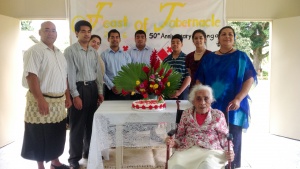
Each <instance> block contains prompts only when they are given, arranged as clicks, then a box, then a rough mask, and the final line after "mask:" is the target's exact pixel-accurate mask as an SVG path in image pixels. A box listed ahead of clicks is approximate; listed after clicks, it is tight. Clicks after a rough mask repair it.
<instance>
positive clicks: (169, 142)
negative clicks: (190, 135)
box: [165, 137, 177, 148]
mask: <svg viewBox="0 0 300 169" xmlns="http://www.w3.org/2000/svg"><path fill="white" fill-rule="evenodd" d="M165 142H166V144H167V145H168V146H170V148H172V147H176V146H177V145H176V142H175V140H174V139H173V138H172V137H167V138H166V140H165Z"/></svg>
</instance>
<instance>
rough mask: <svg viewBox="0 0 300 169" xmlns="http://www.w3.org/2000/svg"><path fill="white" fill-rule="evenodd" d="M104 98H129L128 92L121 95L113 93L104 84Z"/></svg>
mask: <svg viewBox="0 0 300 169" xmlns="http://www.w3.org/2000/svg"><path fill="white" fill-rule="evenodd" d="M104 99H105V100H130V94H128V95H126V96H123V95H121V94H115V93H114V92H113V91H112V90H110V89H109V88H108V87H107V86H106V85H105V88H104Z"/></svg>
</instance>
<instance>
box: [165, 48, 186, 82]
mask: <svg viewBox="0 0 300 169" xmlns="http://www.w3.org/2000/svg"><path fill="white" fill-rule="evenodd" d="M185 56H186V54H185V53H183V52H182V51H181V52H180V54H179V56H178V58H176V59H175V58H173V56H172V53H171V54H170V55H169V56H167V57H166V58H165V59H164V61H163V62H164V63H168V64H169V65H170V66H172V67H173V68H174V69H175V70H176V71H177V72H179V73H180V74H181V80H180V84H182V83H183V81H184V79H185V78H186V77H187V76H190V75H189V72H188V70H187V69H186V67H185Z"/></svg>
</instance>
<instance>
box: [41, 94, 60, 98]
mask: <svg viewBox="0 0 300 169" xmlns="http://www.w3.org/2000/svg"><path fill="white" fill-rule="evenodd" d="M43 96H44V97H48V98H51V99H58V98H62V97H64V94H63V95H61V96H49V95H46V94H43Z"/></svg>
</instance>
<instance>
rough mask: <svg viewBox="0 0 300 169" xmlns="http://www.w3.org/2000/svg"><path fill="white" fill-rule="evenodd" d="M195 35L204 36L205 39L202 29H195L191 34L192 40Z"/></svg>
mask: <svg viewBox="0 0 300 169" xmlns="http://www.w3.org/2000/svg"><path fill="white" fill-rule="evenodd" d="M196 33H201V34H202V35H203V36H204V39H206V33H205V32H204V30H202V29H196V30H195V31H194V32H193V34H192V39H194V37H195V35H196Z"/></svg>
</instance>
